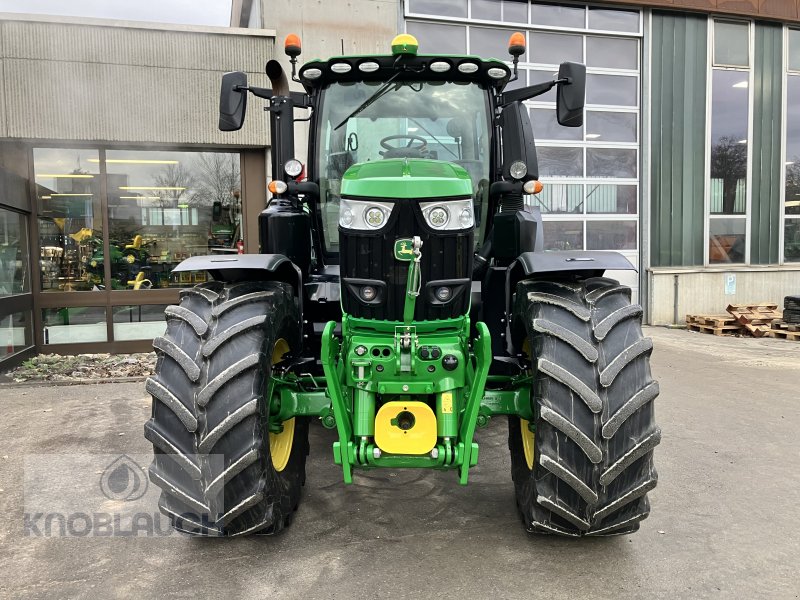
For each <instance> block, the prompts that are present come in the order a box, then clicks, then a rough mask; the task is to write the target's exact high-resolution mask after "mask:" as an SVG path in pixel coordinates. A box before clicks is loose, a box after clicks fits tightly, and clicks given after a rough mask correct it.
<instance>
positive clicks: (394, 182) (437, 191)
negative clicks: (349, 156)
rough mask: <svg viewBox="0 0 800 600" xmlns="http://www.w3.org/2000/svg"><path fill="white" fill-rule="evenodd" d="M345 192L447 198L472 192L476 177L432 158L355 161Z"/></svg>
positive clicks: (344, 181) (344, 183) (374, 196)
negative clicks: (358, 162) (471, 177)
mask: <svg viewBox="0 0 800 600" xmlns="http://www.w3.org/2000/svg"><path fill="white" fill-rule="evenodd" d="M342 195H343V196H363V197H366V198H372V199H378V198H410V199H417V198H443V197H452V196H468V197H471V196H472V179H470V176H469V173H467V170H466V169H465V168H464V167H462V166H459V165H457V164H455V163H451V162H447V161H444V160H431V159H428V158H390V159H387V160H382V161H379V162H365V163H361V164H355V165H353V166H352V167H350V168H349V169H347V171H345V173H344V175H343V176H342Z"/></svg>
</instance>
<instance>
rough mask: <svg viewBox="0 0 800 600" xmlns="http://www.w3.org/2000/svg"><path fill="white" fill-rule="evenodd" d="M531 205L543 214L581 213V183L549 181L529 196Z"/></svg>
mask: <svg viewBox="0 0 800 600" xmlns="http://www.w3.org/2000/svg"><path fill="white" fill-rule="evenodd" d="M529 198H530V201H531V205H532V206H534V207H538V208H539V210H541V211H542V213H544V214H581V213H582V212H583V185H582V184H571V183H551V184H548V185H546V186H544V189H543V190H542V191H541V192H539V193H538V194H536V195H535V196H530V197H529Z"/></svg>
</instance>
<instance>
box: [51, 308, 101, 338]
mask: <svg viewBox="0 0 800 600" xmlns="http://www.w3.org/2000/svg"><path fill="white" fill-rule="evenodd" d="M42 327H43V328H44V343H45V345H51V344H81V343H87V342H107V341H108V332H107V330H108V325H107V318H106V308H105V307H104V306H79V307H69V308H68V307H60V308H45V309H43V310H42Z"/></svg>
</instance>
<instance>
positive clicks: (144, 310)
mask: <svg viewBox="0 0 800 600" xmlns="http://www.w3.org/2000/svg"><path fill="white" fill-rule="evenodd" d="M166 309H167V306H166V305H163V304H144V305H135V306H112V307H111V312H112V314H113V317H114V341H120V340H152V339H153V338H155V337H157V336H159V335H163V334H164V329H165V328H166V322H165V320H164V311H165V310H166Z"/></svg>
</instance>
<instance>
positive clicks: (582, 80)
mask: <svg viewBox="0 0 800 600" xmlns="http://www.w3.org/2000/svg"><path fill="white" fill-rule="evenodd" d="M558 78H559V80H562V79H565V80H567V81H566V82H564V83H560V84H559V85H558V97H557V100H556V117H557V118H558V124H559V125H563V126H564V127H580V126H581V125H583V105H584V104H585V103H586V65H582V64H580V63H573V62H563V63H561V66H560V67H559V68H558Z"/></svg>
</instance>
